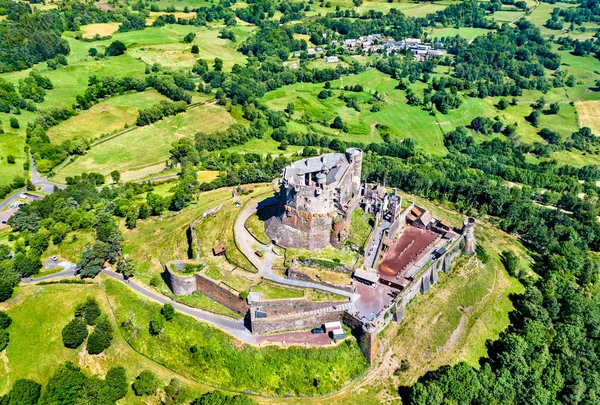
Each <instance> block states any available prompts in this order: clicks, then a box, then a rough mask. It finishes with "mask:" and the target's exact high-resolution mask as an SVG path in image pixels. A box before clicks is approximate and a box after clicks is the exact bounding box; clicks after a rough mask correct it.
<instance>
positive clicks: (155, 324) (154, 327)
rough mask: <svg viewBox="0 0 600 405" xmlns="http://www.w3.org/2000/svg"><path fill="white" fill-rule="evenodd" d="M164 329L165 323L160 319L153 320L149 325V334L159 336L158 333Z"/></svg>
mask: <svg viewBox="0 0 600 405" xmlns="http://www.w3.org/2000/svg"><path fill="white" fill-rule="evenodd" d="M164 327H165V322H164V321H163V320H162V318H157V319H154V320H152V321H150V325H149V330H150V334H151V335H153V336H156V335H160V333H161V332H162V330H163V329H164Z"/></svg>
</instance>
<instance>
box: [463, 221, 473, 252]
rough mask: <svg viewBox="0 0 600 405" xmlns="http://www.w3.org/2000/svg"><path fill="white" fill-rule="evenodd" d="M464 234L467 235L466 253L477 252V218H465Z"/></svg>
mask: <svg viewBox="0 0 600 405" xmlns="http://www.w3.org/2000/svg"><path fill="white" fill-rule="evenodd" d="M463 235H465V254H466V255H471V254H473V253H475V218H471V217H469V218H467V219H465V223H464V225H463Z"/></svg>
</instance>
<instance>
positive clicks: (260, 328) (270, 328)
mask: <svg viewBox="0 0 600 405" xmlns="http://www.w3.org/2000/svg"><path fill="white" fill-rule="evenodd" d="M341 318H342V314H341V312H327V313H324V314H319V315H312V316H302V317H298V318H285V319H269V318H261V319H256V318H252V333H256V334H263V333H275V332H284V331H292V330H300V329H312V328H318V327H319V326H321V325H323V324H324V323H326V322H335V321H340V320H341Z"/></svg>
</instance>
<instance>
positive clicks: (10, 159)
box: [6, 155, 15, 165]
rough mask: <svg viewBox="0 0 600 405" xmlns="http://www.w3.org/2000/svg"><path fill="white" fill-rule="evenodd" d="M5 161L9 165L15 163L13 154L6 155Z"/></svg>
mask: <svg viewBox="0 0 600 405" xmlns="http://www.w3.org/2000/svg"><path fill="white" fill-rule="evenodd" d="M6 163H8V164H9V165H14V164H15V157H14V156H13V155H8V156H6Z"/></svg>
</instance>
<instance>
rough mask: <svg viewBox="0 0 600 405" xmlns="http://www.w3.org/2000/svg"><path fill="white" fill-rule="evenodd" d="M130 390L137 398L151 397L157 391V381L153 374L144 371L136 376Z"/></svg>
mask: <svg viewBox="0 0 600 405" xmlns="http://www.w3.org/2000/svg"><path fill="white" fill-rule="evenodd" d="M132 388H133V392H134V393H135V395H137V396H138V397H141V396H143V395H153V394H154V393H156V390H157V389H158V380H157V379H156V376H155V375H154V373H152V372H151V371H146V370H144V371H142V372H141V373H140V375H138V376H137V378H136V379H135V381H134V382H133V385H132Z"/></svg>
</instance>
